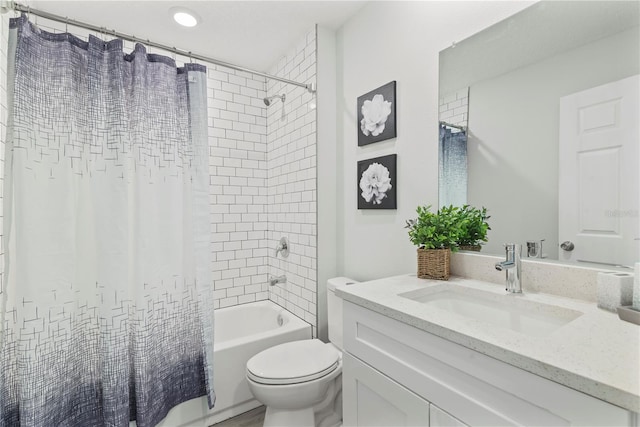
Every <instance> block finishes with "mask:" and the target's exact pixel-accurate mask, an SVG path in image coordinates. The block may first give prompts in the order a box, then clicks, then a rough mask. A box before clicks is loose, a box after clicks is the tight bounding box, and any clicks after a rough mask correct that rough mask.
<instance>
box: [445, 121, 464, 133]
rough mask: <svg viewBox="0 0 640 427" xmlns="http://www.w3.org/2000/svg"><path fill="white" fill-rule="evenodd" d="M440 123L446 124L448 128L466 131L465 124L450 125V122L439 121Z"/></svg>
mask: <svg viewBox="0 0 640 427" xmlns="http://www.w3.org/2000/svg"><path fill="white" fill-rule="evenodd" d="M440 124H441V125H442V126H448V127H450V128H454V129H460V130H461V131H463V132H466V131H467V128H466V126H458V125H452V124H451V123H447V122H442V121H441V122H440Z"/></svg>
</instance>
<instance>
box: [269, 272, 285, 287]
mask: <svg viewBox="0 0 640 427" xmlns="http://www.w3.org/2000/svg"><path fill="white" fill-rule="evenodd" d="M277 283H287V276H286V275H285V274H283V275H282V276H270V277H269V285H270V286H275V285H276V284H277Z"/></svg>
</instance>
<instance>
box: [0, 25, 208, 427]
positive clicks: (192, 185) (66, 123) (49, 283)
mask: <svg viewBox="0 0 640 427" xmlns="http://www.w3.org/2000/svg"><path fill="white" fill-rule="evenodd" d="M9 38H10V40H9V53H8V56H9V58H8V82H9V85H8V104H9V105H8V107H9V123H8V127H7V153H6V163H5V164H6V166H5V169H6V171H5V188H4V198H5V200H4V201H5V207H4V214H5V218H4V228H5V231H4V238H5V240H4V246H5V247H4V252H5V276H4V277H3V280H2V281H1V282H0V426H46V427H50V426H82V427H87V426H127V425H128V424H129V421H130V420H134V419H135V420H136V421H137V425H138V426H142V427H144V426H154V425H156V424H157V423H158V422H159V421H160V420H161V419H162V418H164V416H165V415H166V414H167V412H168V410H169V409H170V408H171V407H173V406H175V405H177V404H179V403H181V402H184V401H186V400H189V399H192V398H195V397H198V396H203V395H207V396H208V399H209V405H210V406H212V405H213V402H214V400H215V395H214V392H213V390H212V385H213V372H212V366H213V360H212V356H213V307H212V301H211V300H212V298H211V292H210V282H211V281H210V274H209V267H210V265H209V257H210V252H209V241H210V239H209V220H208V212H209V201H208V179H209V174H208V148H207V144H208V141H207V106H206V69H205V68H204V67H203V66H201V65H197V64H186V66H185V67H184V68H181V69H176V66H175V62H174V61H173V60H171V59H170V58H167V57H164V56H159V55H151V54H147V53H146V51H145V48H144V47H143V46H142V45H137V46H136V47H135V50H134V52H132V53H131V54H127V55H125V54H124V53H123V50H122V41H121V40H112V41H109V42H106V43H105V42H103V41H102V40H100V39H98V38H96V37H90V38H89V41H88V42H87V41H83V40H81V39H78V38H76V37H74V36H72V35H70V34H52V33H47V32H44V31H41V30H39V29H38V28H36V27H35V26H33V25H32V24H31V23H29V22H28V20H27V19H26V18H25V17H24V16H23V17H20V18H16V19H12V20H11V24H10V37H9Z"/></svg>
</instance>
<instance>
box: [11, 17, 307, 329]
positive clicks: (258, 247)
mask: <svg viewBox="0 0 640 427" xmlns="http://www.w3.org/2000/svg"><path fill="white" fill-rule="evenodd" d="M8 19H9V17H8V15H3V16H2V19H1V21H0V25H1V26H2V28H1V42H2V45H1V46H0V55H1V57H0V78H1V79H2V80H1V82H0V114H1V116H0V119H1V120H0V131H1V132H2V134H1V135H2V141H1V142H2V147H1V154H0V168H1V169H2V170H1V171H3V170H4V143H5V126H6V122H7V107H6V105H7V98H6V84H5V82H6V57H7V52H6V50H7V34H8ZM37 24H38V26H40V27H41V28H42V29H44V30H47V31H53V32H63V31H65V25H64V23H57V22H54V21H49V20H45V19H41V18H38V23H37ZM69 29H70V30H71V31H72V32H73V34H75V35H77V36H78V37H82V38H86V37H88V35H89V34H93V35H95V36H98V37H100V36H101V35H100V34H96V33H93V32H90V31H87V30H83V29H81V28H76V27H70V28H69ZM133 47H134V46H133V43H131V42H125V51H129V50H132V49H133ZM147 51H148V52H149V53H159V54H166V55H169V56H173V57H174V58H175V59H176V61H177V62H178V64H180V63H184V62H187V61H189V58H188V57H182V56H180V55H177V56H176V55H172V54H170V53H166V52H164V51H161V50H159V49H154V48H148V49H147ZM315 51H316V49H315V29H314V30H313V31H311V32H309V33H308V34H307V35H305V36H304V37H303V38H302V39H301V42H300V44H299V45H298V46H297V47H296V48H295V49H294V50H292V51H291V53H290V54H289V55H287V56H286V57H285V58H283V59H282V60H281V61H279V62H278V66H277V67H274V70H275V71H274V73H277V74H278V75H280V76H284V77H287V78H289V79H293V80H300V81H307V82H314V83H315V63H316V59H315ZM205 65H207V68H208V80H207V85H208V92H209V93H208V107H209V149H210V153H209V165H210V202H211V250H212V265H211V268H212V272H213V280H214V289H215V290H214V295H213V296H212V297H213V298H214V307H215V308H218V307H227V306H231V305H237V304H243V303H247V302H251V301H259V300H264V299H269V298H271V299H272V300H274V301H275V302H276V303H278V304H280V305H281V306H283V307H285V308H287V309H288V310H289V311H291V312H293V313H294V314H296V315H297V316H298V317H300V318H302V319H304V320H306V321H307V322H309V323H311V324H312V325H313V327H314V335H315V325H316V323H315V319H316V308H315V307H316V300H315V298H316V206H315V203H316V191H315V177H316V172H315V167H316V166H315V165H316V158H315V143H316V137H315V130H316V122H315V111H312V110H307V103H308V102H309V101H311V99H312V96H311V94H309V93H307V91H306V90H304V89H303V88H296V87H294V86H289V85H283V84H275V83H274V82H269V92H268V93H269V94H270V95H271V94H275V93H286V95H287V99H286V102H285V108H286V111H287V117H286V120H285V121H280V114H281V109H280V108H281V107H282V105H281V104H279V101H278V102H275V103H274V104H273V106H272V107H270V108H269V109H268V110H267V107H266V106H265V104H264V102H263V99H264V97H265V96H266V93H267V92H266V91H265V86H266V85H267V82H266V81H265V79H264V78H263V77H260V76H256V75H253V74H250V73H245V72H241V71H234V70H231V69H227V68H224V67H220V66H216V65H213V64H206V63H205ZM267 111H268V112H269V116H268V117H267ZM267 122H269V124H267ZM269 150H273V152H272V153H270V152H269ZM1 171H0V172H1ZM1 179H2V174H0V180H1ZM1 184H2V181H0V185H1ZM1 203H2V192H0V227H1V225H2V216H1V214H2V211H1V206H2V205H1ZM268 204H272V205H273V206H271V207H269V206H268ZM281 234H285V235H287V236H288V237H289V239H290V241H291V247H292V252H291V255H290V257H289V258H288V259H287V260H286V261H284V262H283V261H281V260H280V259H278V260H275V259H274V258H273V255H274V254H273V249H274V248H275V246H276V243H277V240H279V238H280V237H279V236H280V235H281ZM0 236H1V235H0ZM275 236H277V239H276V237H275ZM0 268H1V267H0ZM278 271H281V272H286V273H287V276H288V278H289V283H288V284H287V285H286V286H285V287H281V286H278V288H277V289H272V290H273V292H270V289H269V285H268V283H267V282H268V273H274V274H276V273H277V274H281V273H278ZM1 283H2V282H0V286H1Z"/></svg>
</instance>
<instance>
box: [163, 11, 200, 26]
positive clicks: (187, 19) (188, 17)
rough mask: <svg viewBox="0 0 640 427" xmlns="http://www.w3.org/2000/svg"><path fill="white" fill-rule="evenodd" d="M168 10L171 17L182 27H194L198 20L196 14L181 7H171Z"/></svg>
mask: <svg viewBox="0 0 640 427" xmlns="http://www.w3.org/2000/svg"><path fill="white" fill-rule="evenodd" d="M169 12H170V13H171V15H172V16H173V19H174V20H175V21H176V22H177V23H178V24H180V25H182V26H184V27H195V26H196V25H198V22H199V21H200V20H199V19H198V15H196V14H195V13H194V12H192V11H190V10H189V9H185V8H183V7H173V8H171V9H170V10H169Z"/></svg>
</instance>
